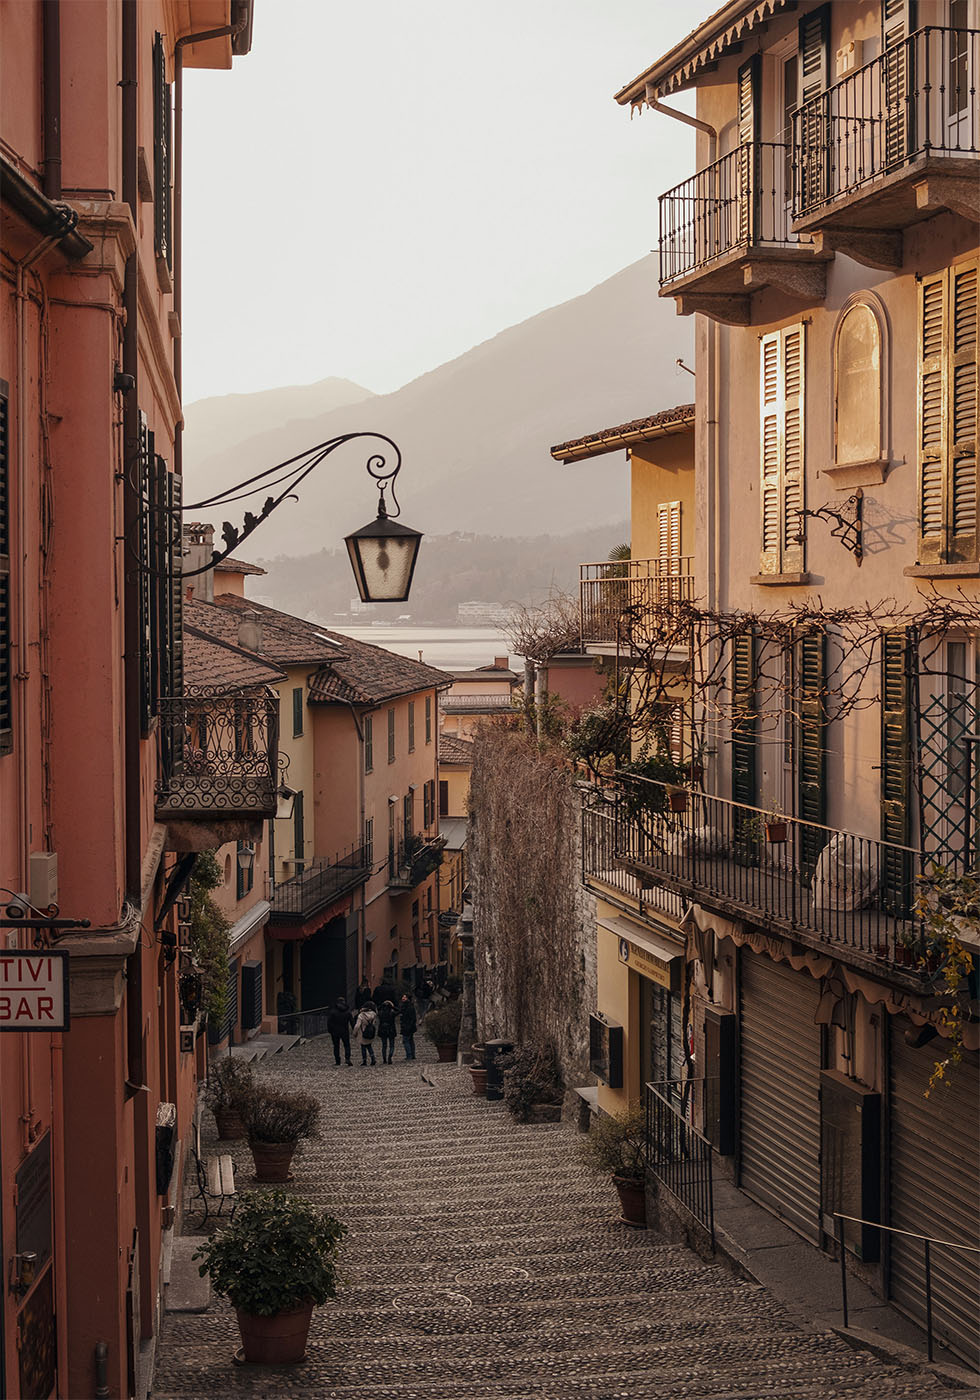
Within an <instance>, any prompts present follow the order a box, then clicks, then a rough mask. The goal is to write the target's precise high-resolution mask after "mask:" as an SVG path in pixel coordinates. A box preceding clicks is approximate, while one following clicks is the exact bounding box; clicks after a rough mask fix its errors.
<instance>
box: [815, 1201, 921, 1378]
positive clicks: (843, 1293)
mask: <svg viewBox="0 0 980 1400" xmlns="http://www.w3.org/2000/svg"><path fill="white" fill-rule="evenodd" d="M835 1225H836V1231H835V1233H836V1235H837V1249H838V1252H839V1253H840V1300H841V1311H842V1312H843V1314H844V1326H845V1327H846V1326H847V1325H848V1322H847V1256H846V1254H845V1252H844V1222H843V1220H841V1218H840V1216H839V1215H838V1216H836V1217H835ZM930 1360H931V1358H930Z"/></svg>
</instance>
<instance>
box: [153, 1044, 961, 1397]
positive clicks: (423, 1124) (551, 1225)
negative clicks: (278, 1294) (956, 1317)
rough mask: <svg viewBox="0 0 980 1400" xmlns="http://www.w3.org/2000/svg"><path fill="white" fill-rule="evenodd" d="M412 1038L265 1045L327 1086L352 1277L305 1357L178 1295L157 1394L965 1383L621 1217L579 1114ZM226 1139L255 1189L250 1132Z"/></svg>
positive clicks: (331, 1165)
mask: <svg viewBox="0 0 980 1400" xmlns="http://www.w3.org/2000/svg"><path fill="white" fill-rule="evenodd" d="M419 1052H420V1055H421V1057H422V1058H421V1060H419V1061H417V1062H415V1063H405V1062H403V1061H402V1060H401V1059H400V1058H399V1059H398V1060H396V1063H395V1064H394V1065H393V1066H391V1067H385V1066H383V1065H381V1064H380V1062H379V1064H378V1066H377V1067H376V1068H374V1069H372V1068H370V1067H368V1068H362V1067H360V1066H358V1065H355V1067H354V1068H352V1069H347V1068H346V1067H344V1066H341V1067H340V1068H336V1067H335V1066H334V1064H333V1057H332V1053H331V1050H330V1045H329V1042H326V1043H325V1042H324V1040H314V1041H310V1042H308V1043H306V1044H304V1045H299V1046H297V1047H295V1048H294V1049H293V1050H291V1051H288V1052H286V1053H284V1054H281V1055H277V1056H275V1057H273V1058H272V1059H270V1060H266V1061H263V1062H262V1063H261V1065H260V1066H259V1067H258V1071H259V1073H260V1074H262V1075H263V1076H268V1077H270V1078H276V1079H279V1078H282V1079H285V1080H288V1081H289V1082H290V1084H292V1085H294V1086H296V1087H303V1088H304V1089H309V1090H311V1091H313V1092H315V1093H316V1094H317V1095H318V1096H319V1097H320V1099H321V1101H322V1103H323V1110H324V1121H323V1136H322V1138H321V1139H320V1140H319V1141H318V1142H315V1143H312V1144H307V1146H306V1147H305V1149H304V1150H303V1151H302V1152H301V1154H300V1155H299V1157H298V1160H297V1162H296V1163H295V1164H294V1169H295V1182H294V1187H295V1189H296V1190H297V1191H299V1192H302V1193H303V1194H304V1195H306V1196H307V1197H309V1198H310V1199H312V1200H314V1201H315V1202H317V1203H318V1204H321V1205H326V1206H329V1207H330V1209H331V1210H333V1211H334V1213H335V1214H336V1215H338V1216H339V1217H340V1218H341V1219H342V1220H343V1221H345V1222H346V1224H347V1225H348V1227H349V1235H348V1237H347V1241H346V1245H345V1249H344V1254H343V1271H344V1273H345V1275H346V1278H347V1283H346V1286H345V1287H344V1288H343V1291H342V1293H341V1294H340V1296H339V1297H338V1298H337V1299H336V1301H335V1302H333V1303H331V1304H328V1305H327V1306H325V1307H323V1308H319V1309H317V1310H316V1311H315V1313H314V1317H313V1327H312V1331H311V1334H310V1346H309V1353H308V1360H307V1361H306V1362H305V1363H304V1364H302V1365H301V1366H298V1367H292V1368H284V1369H282V1370H266V1369H262V1368H252V1367H245V1366H241V1365H238V1364H236V1363H235V1362H234V1360H233V1354H234V1352H235V1350H236V1348H237V1347H238V1345H239V1340H238V1330H237V1325H236V1321H235V1316H234V1313H233V1311H232V1310H231V1308H230V1307H229V1306H228V1305H227V1304H226V1302H225V1301H224V1300H223V1299H217V1298H212V1300H211V1303H210V1306H209V1307H208V1310H207V1312H205V1313H171V1314H169V1315H168V1316H167V1318H166V1320H165V1323H164V1326H163V1329H162V1333H161V1338H160V1345H159V1351H158V1357H157V1366H156V1376H155V1383H154V1387H153V1391H152V1394H153V1397H154V1400H178V1397H185V1396H186V1397H192V1396H193V1397H195V1400H197V1397H201V1396H205V1397H210V1400H218V1397H222V1396H232V1395H234V1396H264V1397H278V1396H282V1397H286V1396H299V1395H303V1396H308V1397H315V1400H320V1397H324V1398H325V1397H332V1398H334V1400H388V1397H391V1398H392V1400H395V1397H398V1398H399V1400H409V1397H412V1400H525V1397H536V1400H572V1397H582V1400H585V1398H586V1397H588V1400H613V1398H614V1397H616V1400H619V1397H624V1398H625V1397H628V1400H672V1398H673V1397H681V1396H686V1397H699V1398H701V1397H704V1400H708V1397H718V1398H719V1400H720V1398H721V1397H732V1400H734V1397H739V1400H749V1397H763V1396H773V1397H779V1400H829V1397H833V1396H837V1397H843V1396H867V1397H875V1400H877V1397H886V1396H887V1397H890V1396H896V1397H898V1396H904V1397H909V1398H910V1400H911V1397H916V1398H917V1400H918V1397H931V1396H939V1395H951V1394H953V1392H951V1391H948V1390H946V1389H945V1388H944V1387H943V1386H942V1385H941V1384H940V1383H939V1382H938V1381H937V1380H935V1379H934V1378H933V1377H931V1376H929V1375H927V1374H921V1373H920V1374H912V1373H909V1372H907V1371H903V1370H899V1369H898V1368H896V1367H893V1366H891V1365H888V1364H886V1363H884V1362H882V1361H879V1360H877V1359H876V1358H875V1357H873V1356H871V1355H870V1354H868V1353H865V1352H860V1351H853V1350H852V1349H851V1348H850V1347H848V1346H847V1345H845V1344H844V1343H843V1342H842V1341H840V1340H839V1339H838V1338H837V1337H836V1336H834V1335H832V1334H827V1333H814V1332H806V1331H804V1330H802V1329H801V1328H800V1327H799V1326H797V1325H796V1324H795V1323H794V1322H791V1321H790V1320H788V1319H787V1318H786V1316H785V1315H784V1314H783V1312H782V1310H781V1308H780V1307H779V1305H778V1304H777V1303H776V1302H775V1300H774V1299H773V1298H772V1297H771V1296H770V1295H769V1294H768V1293H767V1292H766V1291H765V1290H764V1289H762V1288H760V1287H759V1286H757V1285H755V1284H751V1283H745V1282H740V1281H738V1280H736V1279H735V1278H734V1277H733V1276H732V1275H731V1273H730V1272H728V1271H727V1270H726V1269H725V1268H723V1267H721V1266H718V1265H708V1264H705V1263H703V1262H702V1261H701V1260H700V1259H698V1258H697V1257H696V1256H695V1255H694V1254H693V1253H691V1252H690V1251H688V1250H687V1249H685V1248H683V1247H679V1246H676V1245H661V1244H658V1243H657V1242H656V1240H655V1239H654V1238H653V1236H652V1235H651V1234H648V1233H647V1232H645V1231H634V1230H631V1229H628V1228H627V1227H625V1226H623V1225H620V1224H619V1223H618V1221H617V1214H618V1211H617V1204H616V1200H615V1195H614V1192H613V1190H612V1187H611V1186H610V1185H609V1184H607V1183H606V1182H605V1181H604V1180H601V1179H598V1178H596V1177H595V1176H594V1175H593V1174H592V1173H591V1172H590V1171H589V1170H588V1169H586V1168H585V1167H584V1166H583V1165H582V1164H581V1162H580V1160H579V1157H578V1153H577V1135H576V1133H575V1130H574V1129H573V1128H571V1127H569V1126H568V1125H566V1124H561V1125H555V1126H534V1127H522V1126H518V1125H517V1124H515V1123H514V1122H513V1121H512V1120H511V1118H510V1116H509V1114H508V1113H507V1112H506V1109H505V1108H504V1105H503V1104H493V1103H487V1102H486V1101H485V1100H483V1099H477V1098H474V1097H473V1096H472V1095H471V1093H470V1079H469V1075H468V1074H467V1073H466V1071H465V1070H458V1069H457V1068H456V1067H455V1066H445V1065H437V1064H435V1063H434V1062H433V1061H434V1055H433V1052H432V1050H431V1047H429V1046H428V1045H427V1044H426V1043H425V1042H424V1041H423V1040H421V1039H420V1042H419ZM398 1053H399V1056H400V1053H401V1052H400V1049H399V1052H398ZM423 1076H424V1077H423ZM427 1081H432V1082H427ZM205 1117H206V1129H207V1131H209V1132H211V1133H213V1123H212V1120H211V1115H210V1113H207V1114H206V1115H205ZM210 1145H211V1147H212V1148H213V1145H214V1144H213V1141H212V1143H211V1144H210ZM233 1151H234V1156H235V1163H236V1171H237V1174H238V1180H239V1184H240V1186H241V1187H242V1188H245V1189H247V1188H248V1186H249V1183H250V1178H251V1175H252V1166H251V1158H250V1156H249V1152H248V1148H247V1145H246V1144H244V1143H236V1144H234V1145H233ZM196 1220H197V1217H188V1219H187V1221H186V1225H187V1227H188V1228H191V1229H193V1227H194V1225H195V1224H196Z"/></svg>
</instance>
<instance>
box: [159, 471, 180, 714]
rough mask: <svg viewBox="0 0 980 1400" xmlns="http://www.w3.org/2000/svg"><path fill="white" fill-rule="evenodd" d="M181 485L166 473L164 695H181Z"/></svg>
mask: <svg viewBox="0 0 980 1400" xmlns="http://www.w3.org/2000/svg"><path fill="white" fill-rule="evenodd" d="M183 487H184V483H183V480H182V478H181V477H179V476H177V474H176V473H175V472H167V517H166V526H167V533H168V537H169V549H168V550H167V576H166V578H165V579H164V580H163V584H164V588H165V590H166V600H167V638H168V645H169V651H170V670H169V677H168V686H169V689H168V692H167V693H168V694H169V695H183V693H184V577H183V557H184V531H183V525H182V517H181V502H182V498H183Z"/></svg>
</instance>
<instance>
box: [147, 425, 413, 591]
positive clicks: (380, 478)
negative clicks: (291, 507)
mask: <svg viewBox="0 0 980 1400" xmlns="http://www.w3.org/2000/svg"><path fill="white" fill-rule="evenodd" d="M362 438H371V439H374V441H375V442H378V443H383V444H387V449H390V452H388V451H387V449H386V450H385V451H375V452H373V453H372V454H371V455H370V456H369V457H368V460H367V462H366V464H365V466H366V470H367V473H368V475H369V476H370V477H372V478H373V480H374V481H375V482H376V483H377V487H378V491H379V499H378V514H377V517H376V518H375V519H374V520H372V521H371V522H370V524H368V525H364V526H363V527H362V528H361V529H360V530H355V531H354V533H353V534H351V535H348V536H347V537H346V544H347V552H348V554H349V555H350V561H351V566H352V568H353V570H354V577H355V579H356V581H357V591H358V593H359V594H360V597H361V601H362V602H365V603H400V602H404V600H405V599H406V598H407V597H408V593H409V589H410V588H411V585H412V576H413V574H414V572H415V561H416V558H417V557H418V550H419V543H420V541H421V539H422V535H421V533H420V532H419V531H418V530H412V529H410V528H409V527H408V526H407V525H401V524H399V523H398V522H397V521H396V519H395V517H396V516H398V515H400V514H401V507H400V505H399V504H398V498H397V496H396V495H395V477H396V476H397V475H398V473H399V471H401V464H402V458H401V452H400V451H399V449H398V446H397V445H396V443H394V442H393V441H392V439H391V438H390V437H387V436H386V435H385V434H384V433H372V432H360V433H341V434H340V435H338V436H337V437H335V438H330V439H329V440H328V441H327V442H321V443H318V444H317V445H316V447H310V448H307V450H306V451H305V452H300V453H298V454H297V456H295V457H291V458H289V460H288V461H286V462H280V463H279V464H278V465H277V466H275V467H269V468H267V469H266V470H265V471H262V472H258V473H256V475H255V476H251V477H248V478H247V479H246V480H245V481H242V482H239V483H238V485H236V486H229V487H228V488H227V490H225V491H219V492H218V493H217V494H216V495H214V496H209V497H208V498H207V499H206V500H203V501H194V502H193V503H191V504H189V505H185V506H183V507H182V509H183V510H184V511H194V512H198V511H203V510H209V509H211V508H213V507H216V506H222V505H227V504H229V503H230V502H231V501H239V500H244V499H246V498H247V497H249V496H254V495H257V494H258V493H259V492H260V491H264V490H267V489H268V488H269V487H270V486H273V487H278V486H282V490H281V491H279V492H278V494H273V495H271V496H268V497H267V498H266V500H265V502H264V504H263V506H262V509H261V511H259V513H258V515H254V514H252V512H251V511H246V512H245V521H244V525H243V526H242V528H241V529H240V530H239V529H236V528H235V526H233V525H231V524H230V523H229V522H228V521H225V522H224V524H223V526H222V530H221V536H222V539H223V540H224V544H225V547H224V549H223V550H215V551H214V552H213V554H212V555H211V560H210V563H208V564H204V565H202V567H201V568H199V569H189V570H186V571H185V572H184V575H183V577H184V578H193V577H194V576H195V575H197V574H203V573H206V572H207V571H208V570H209V569H213V568H214V566H215V565H216V564H220V563H221V561H222V560H223V559H227V558H228V556H229V555H230V554H231V553H232V552H233V551H234V550H235V549H237V548H238V547H239V546H240V545H241V544H242V543H243V541H244V540H246V539H248V537H249V535H251V534H252V532H253V531H254V530H256V529H258V527H259V526H260V525H261V524H262V522H263V520H265V519H267V517H268V516H270V515H271V514H272V512H273V511H274V510H275V509H276V507H277V506H279V505H281V504H282V502H283V501H284V500H286V498H287V497H292V498H293V499H297V498H296V496H295V492H296V488H297V487H298V486H299V485H300V483H301V482H303V481H305V480H306V478H307V477H308V476H309V474H310V473H311V472H312V471H314V470H315V469H316V468H317V467H318V466H319V465H320V463H321V462H322V461H324V460H325V459H326V458H327V457H329V456H330V455H331V454H332V453H333V452H336V451H337V449H338V448H339V447H343V446H344V445H345V444H347V443H349V442H354V441H356V440H359V439H362ZM389 462H391V465H389ZM389 489H390V492H391V497H390V499H391V503H392V505H393V506H394V510H393V511H390V510H389V509H388V503H387V501H386V500H385V492H386V491H388V490H389ZM143 505H144V509H145V510H147V511H151V512H152V511H153V510H155V509H156V507H154V505H153V504H152V502H149V501H145V500H144V502H143Z"/></svg>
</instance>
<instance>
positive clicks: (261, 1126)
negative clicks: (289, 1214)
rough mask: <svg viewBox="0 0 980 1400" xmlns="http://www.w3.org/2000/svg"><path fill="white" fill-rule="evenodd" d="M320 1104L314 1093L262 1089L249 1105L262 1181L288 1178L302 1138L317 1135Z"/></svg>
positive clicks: (250, 1133) (248, 1119)
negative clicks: (294, 1155)
mask: <svg viewBox="0 0 980 1400" xmlns="http://www.w3.org/2000/svg"><path fill="white" fill-rule="evenodd" d="M319 1116H320V1105H319V1103H318V1102H317V1100H316V1099H315V1098H314V1097H313V1095H312V1094H303V1093H289V1092H288V1091H287V1090H285V1089H272V1088H268V1089H261V1090H259V1091H258V1092H257V1093H256V1094H255V1096H254V1097H253V1098H252V1099H251V1101H250V1102H249V1103H248V1105H247V1107H246V1112H245V1123H246V1129H247V1132H248V1145H249V1147H250V1148H251V1151H252V1160H253V1161H254V1163H255V1176H256V1180H258V1181H288V1180H289V1169H290V1166H291V1165H292V1160H293V1154H294V1153H295V1151H296V1147H297V1144H298V1142H299V1140H300V1138H312V1137H316V1136H317V1120H318V1118H319Z"/></svg>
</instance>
